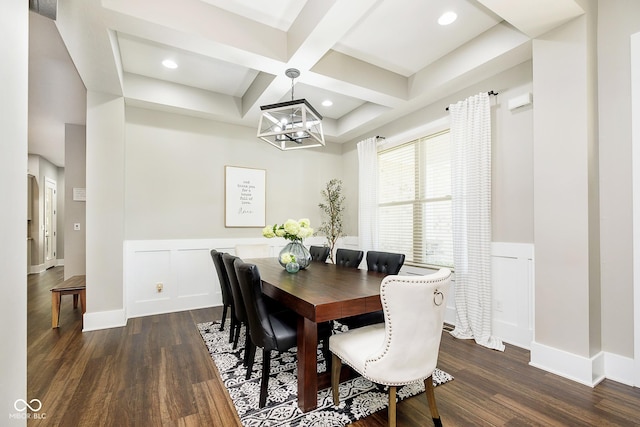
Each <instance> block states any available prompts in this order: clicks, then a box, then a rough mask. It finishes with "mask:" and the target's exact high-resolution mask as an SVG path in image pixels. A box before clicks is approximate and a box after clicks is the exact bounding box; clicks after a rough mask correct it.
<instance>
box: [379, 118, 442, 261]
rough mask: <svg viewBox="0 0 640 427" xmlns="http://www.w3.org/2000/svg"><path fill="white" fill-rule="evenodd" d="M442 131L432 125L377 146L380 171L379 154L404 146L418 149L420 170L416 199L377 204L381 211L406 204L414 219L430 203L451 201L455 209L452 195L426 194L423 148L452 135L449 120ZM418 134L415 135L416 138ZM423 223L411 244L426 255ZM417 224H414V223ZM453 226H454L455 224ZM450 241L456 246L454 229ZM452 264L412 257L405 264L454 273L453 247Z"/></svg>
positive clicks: (417, 164)
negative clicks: (409, 135)
mask: <svg viewBox="0 0 640 427" xmlns="http://www.w3.org/2000/svg"><path fill="white" fill-rule="evenodd" d="M438 128H439V129H437V130H436V129H434V127H433V126H431V127H430V128H429V129H424V130H423V131H421V134H418V133H417V132H414V133H413V135H411V137H405V138H403V140H404V141H403V142H400V141H397V142H395V143H393V142H391V143H385V144H381V145H380V146H379V147H378V163H379V166H378V167H379V168H380V155H382V154H384V153H387V152H390V151H393V150H398V149H402V148H403V147H406V146H414V147H415V154H414V170H415V171H417V172H416V173H415V174H414V176H415V182H416V185H415V189H414V197H413V199H411V200H409V201H391V202H380V201H379V202H378V209H380V208H384V207H392V206H407V205H412V206H413V207H412V210H413V211H414V215H413V218H416V217H423V211H424V208H425V206H426V205H427V204H430V203H437V202H442V201H447V202H449V204H450V205H451V206H452V204H453V197H452V195H451V194H448V195H445V196H437V197H426V194H425V186H424V185H423V184H422V182H423V180H424V176H425V174H426V161H425V160H426V159H425V154H424V153H423V150H424V145H423V142H424V141H427V140H430V139H433V138H437V137H439V136H441V135H444V134H449V135H450V133H451V129H450V127H449V121H448V120H446V123H443V122H442V121H441V122H440V123H439V126H438ZM414 135H415V136H414ZM448 143H449V144H451V141H450V139H449V141H448ZM449 162H450V163H449V165H451V159H449ZM449 193H452V191H451V189H449ZM416 210H418V212H417V213H416ZM422 221H423V222H422V224H420V226H419V227H413V230H414V231H413V234H412V241H411V246H412V247H413V248H416V247H418V246H420V247H421V248H422V249H421V252H424V254H423V255H425V254H426V246H427V243H428V241H427V239H426V235H425V232H424V230H423V225H424V218H422ZM451 221H452V222H453V218H451ZM414 224H415V221H414ZM452 227H453V225H452ZM450 237H451V242H452V243H453V230H451V235H450ZM450 256H451V265H445V264H434V263H428V262H420V261H415V260H413V255H412V257H411V259H409V258H408V259H407V260H406V261H405V264H406V265H407V266H411V267H415V268H426V269H433V270H437V269H439V268H443V267H444V268H449V269H451V270H452V271H453V247H451V253H450Z"/></svg>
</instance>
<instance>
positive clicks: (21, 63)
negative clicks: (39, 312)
mask: <svg viewBox="0 0 640 427" xmlns="http://www.w3.org/2000/svg"><path fill="white" fill-rule="evenodd" d="M0 28H2V37H0V52H2V55H3V59H4V66H3V67H2V68H0V81H1V82H2V89H0V91H1V92H2V96H0V129H1V130H2V140H1V142H0V150H1V152H2V154H1V155H0V181H1V182H2V187H3V193H2V202H3V207H4V208H3V209H0V241H2V245H0V269H1V271H2V280H0V287H1V288H2V296H3V299H4V301H5V302H6V303H5V304H4V305H3V307H2V310H0V319H1V320H2V324H3V325H4V327H3V328H1V329H0V330H1V332H0V342H2V350H1V351H0V414H2V415H1V417H2V420H3V421H2V423H3V424H5V425H26V424H27V422H26V420H22V419H19V418H11V416H12V415H15V416H19V415H21V414H24V413H19V412H18V413H17V414H16V412H17V411H16V409H15V408H14V403H15V401H16V400H17V399H24V400H27V401H28V400H30V399H33V398H38V397H41V396H27V279H26V277H27V271H26V267H25V266H26V260H27V254H26V251H27V245H26V224H27V186H26V175H27V174H26V172H27V134H28V132H27V112H28V106H27V100H28V81H27V78H28V75H29V68H28V59H29V57H28V52H29V9H28V4H27V3H26V2H8V3H6V4H3V6H2V13H0Z"/></svg>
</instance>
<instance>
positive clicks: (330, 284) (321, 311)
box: [245, 258, 386, 412]
mask: <svg viewBox="0 0 640 427" xmlns="http://www.w3.org/2000/svg"><path fill="white" fill-rule="evenodd" d="M245 262H248V263H251V264H255V265H256V266H257V267H258V271H259V273H260V278H261V280H262V293H263V294H265V295H267V296H269V297H271V298H273V299H274V300H276V301H279V302H280V303H281V304H283V305H284V306H286V307H288V308H290V309H291V310H293V311H295V312H296V313H297V314H298V323H297V328H298V330H297V334H298V335H297V356H298V407H299V408H300V410H302V411H303V412H308V411H311V410H313V409H315V408H316V407H317V404H318V403H317V395H318V384H319V375H318V372H317V363H318V361H317V349H318V324H319V323H322V322H326V321H330V320H338V319H341V318H344V317H349V316H354V315H357V314H364V313H370V312H373V311H377V310H381V309H382V303H381V301H380V283H381V282H382V279H383V278H384V277H385V276H386V274H385V273H378V272H371V271H367V270H361V269H356V268H348V267H341V266H338V265H335V264H331V263H323V262H316V261H312V262H311V264H310V265H309V266H308V267H307V268H306V269H303V270H300V271H298V272H297V273H294V274H292V273H288V272H287V271H286V270H285V269H284V268H283V267H282V266H281V265H280V264H279V263H278V259H277V258H254V259H249V260H245ZM327 371H328V370H327ZM320 378H321V379H322V380H323V381H322V384H323V385H325V384H326V385H327V386H328V385H329V381H328V378H329V372H325V373H323V374H321V377H320Z"/></svg>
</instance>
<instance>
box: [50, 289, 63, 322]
mask: <svg viewBox="0 0 640 427" xmlns="http://www.w3.org/2000/svg"><path fill="white" fill-rule="evenodd" d="M61 297H62V294H61V293H60V292H51V328H57V327H58V326H59V325H60V299H61Z"/></svg>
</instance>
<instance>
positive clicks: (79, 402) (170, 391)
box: [27, 267, 640, 427]
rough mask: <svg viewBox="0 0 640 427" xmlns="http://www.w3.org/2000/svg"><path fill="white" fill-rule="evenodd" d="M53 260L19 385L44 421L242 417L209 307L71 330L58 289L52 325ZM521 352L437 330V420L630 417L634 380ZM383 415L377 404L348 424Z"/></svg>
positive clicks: (414, 405) (36, 303) (639, 401)
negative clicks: (548, 367)
mask: <svg viewBox="0 0 640 427" xmlns="http://www.w3.org/2000/svg"><path fill="white" fill-rule="evenodd" d="M62 276H63V269H62V268H61V267H56V268H53V269H50V270H47V271H46V272H44V273H42V274H39V275H30V276H29V278H28V332H27V333H28V337H27V338H28V351H27V352H28V361H27V388H28V394H27V395H28V396H29V398H30V399H33V398H37V399H40V400H41V401H42V409H41V410H40V413H41V414H46V418H44V419H40V420H30V421H29V425H37V424H39V425H43V426H44V425H46V426H57V425H62V426H92V427H93V426H174V425H175V426H224V427H229V426H236V425H237V426H240V422H239V420H238V418H237V415H236V413H235V409H234V408H233V405H232V403H231V401H230V399H229V397H228V395H227V392H226V390H225V388H224V386H222V384H221V383H220V381H219V377H218V373H217V370H216V368H215V366H214V364H213V361H212V360H211V358H210V357H209V354H208V352H207V350H206V348H205V346H204V344H203V343H202V339H201V338H200V334H199V333H198V331H197V329H196V327H195V324H196V323H200V322H205V321H210V320H216V319H219V318H220V315H221V310H218V309H215V308H210V309H202V310H191V311H185V312H179V313H171V314H163V315H156V316H149V317H144V318H136V319H130V320H129V322H128V324H127V326H126V327H123V328H114V329H108V330H102V331H94V332H85V333H82V332H81V325H80V310H79V309H76V310H74V309H73V303H72V297H71V296H63V297H62V306H61V314H60V328H59V329H51V295H50V292H49V289H50V288H52V287H53V286H54V285H56V284H57V283H59V282H60V281H62ZM528 361H529V352H528V351H526V350H522V349H520V348H517V347H513V346H509V345H507V349H506V351H505V352H504V353H501V352H496V351H492V350H488V349H485V348H482V347H480V346H478V345H476V344H474V343H472V342H469V341H460V340H456V339H454V338H452V337H451V336H450V335H449V334H448V333H444V335H443V339H442V346H441V351H440V358H439V363H438V365H439V367H440V368H442V369H443V370H445V371H447V372H449V373H451V374H452V375H453V376H454V377H455V380H454V381H452V382H450V383H448V384H446V385H443V386H441V387H437V388H436V391H435V394H436V400H437V403H438V409H439V411H440V415H441V417H442V421H443V424H444V425H445V426H503V425H506V426H524V425H528V426H530V425H545V426H556V425H558V426H633V425H640V389H638V388H633V387H628V386H624V385H621V384H619V383H616V382H613V381H609V380H605V381H604V382H602V383H601V384H600V385H598V386H597V387H595V388H593V389H592V388H590V387H586V386H583V385H580V384H577V383H574V382H572V381H569V380H565V379H563V378H560V377H558V376H555V375H553V374H550V373H547V372H544V371H541V370H539V369H536V368H533V367H530V366H529V365H528V364H527V363H528ZM397 419H398V426H428V425H432V424H431V421H430V416H429V409H428V406H427V402H426V398H425V397H424V395H422V396H416V397H413V398H411V399H407V400H406V401H403V402H400V403H399V404H398V415H397ZM353 425H354V426H357V427H382V426H386V425H387V413H386V410H383V411H380V412H378V413H376V414H374V415H372V416H370V417H367V418H366V419H364V420H361V421H358V422H356V423H354V424H353Z"/></svg>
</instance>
